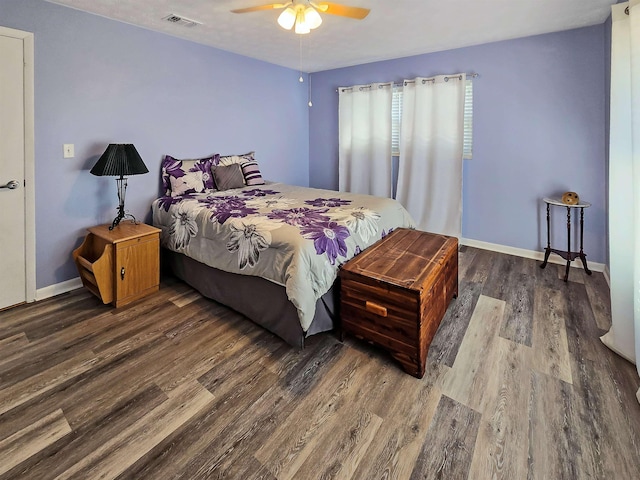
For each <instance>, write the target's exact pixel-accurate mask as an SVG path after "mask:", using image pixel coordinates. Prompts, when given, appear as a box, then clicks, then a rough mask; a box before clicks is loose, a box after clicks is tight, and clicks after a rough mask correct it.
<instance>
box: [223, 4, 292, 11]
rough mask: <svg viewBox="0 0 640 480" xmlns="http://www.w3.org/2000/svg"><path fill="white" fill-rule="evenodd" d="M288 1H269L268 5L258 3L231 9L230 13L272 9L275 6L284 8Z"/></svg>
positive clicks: (275, 7)
mask: <svg viewBox="0 0 640 480" xmlns="http://www.w3.org/2000/svg"><path fill="white" fill-rule="evenodd" d="M287 5H289V3H270V4H269V5H258V6H257V7H247V8H238V9H236V10H231V12H232V13H249V12H259V11H261V10H274V9H277V8H284V7H286V6H287Z"/></svg>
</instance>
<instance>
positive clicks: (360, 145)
mask: <svg viewBox="0 0 640 480" xmlns="http://www.w3.org/2000/svg"><path fill="white" fill-rule="evenodd" d="M338 92H339V100H338V139H339V154H338V155H339V169H338V183H339V188H340V191H343V192H354V193H364V194H369V195H376V196H379V197H391V104H392V101H393V85H391V84H389V83H386V84H380V83H374V84H371V85H356V86H353V87H348V88H340V89H338Z"/></svg>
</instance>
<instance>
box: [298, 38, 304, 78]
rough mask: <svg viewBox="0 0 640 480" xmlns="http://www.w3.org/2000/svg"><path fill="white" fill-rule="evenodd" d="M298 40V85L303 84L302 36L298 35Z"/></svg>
mask: <svg viewBox="0 0 640 480" xmlns="http://www.w3.org/2000/svg"><path fill="white" fill-rule="evenodd" d="M298 38H299V39H300V44H299V45H300V51H299V53H300V63H299V68H298V71H299V72H300V77H299V78H298V81H299V82H300V83H302V82H304V77H303V76H302V35H298Z"/></svg>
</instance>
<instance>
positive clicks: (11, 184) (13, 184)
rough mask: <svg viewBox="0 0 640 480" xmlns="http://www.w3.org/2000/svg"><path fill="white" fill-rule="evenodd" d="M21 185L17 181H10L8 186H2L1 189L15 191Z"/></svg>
mask: <svg viewBox="0 0 640 480" xmlns="http://www.w3.org/2000/svg"><path fill="white" fill-rule="evenodd" d="M19 186H20V184H19V183H18V182H16V181H15V180H10V181H9V182H8V183H7V184H6V185H0V188H8V189H9V190H15V189H16V188H18V187H19Z"/></svg>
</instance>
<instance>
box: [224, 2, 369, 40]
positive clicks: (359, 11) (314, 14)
mask: <svg viewBox="0 0 640 480" xmlns="http://www.w3.org/2000/svg"><path fill="white" fill-rule="evenodd" d="M282 8H283V9H284V10H283V11H282V13H281V14H280V16H279V17H278V24H279V25H280V26H281V27H282V28H284V29H285V30H291V29H292V28H293V27H294V25H295V32H296V33H299V34H305V33H309V32H310V31H311V30H313V29H314V28H318V27H319V26H320V24H321V23H322V17H320V14H319V13H318V12H322V13H328V14H329V15H337V16H339V17H348V18H355V19H356V20H362V19H363V18H365V17H366V16H367V15H368V14H369V9H368V8H361V7H349V6H347V5H341V4H339V3H332V2H318V3H315V2H313V1H311V0H292V1H290V2H287V3H271V4H268V5H258V6H256V7H248V8H239V9H237V10H231V11H232V12H233V13H249V12H257V11H261V10H278V9H282Z"/></svg>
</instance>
